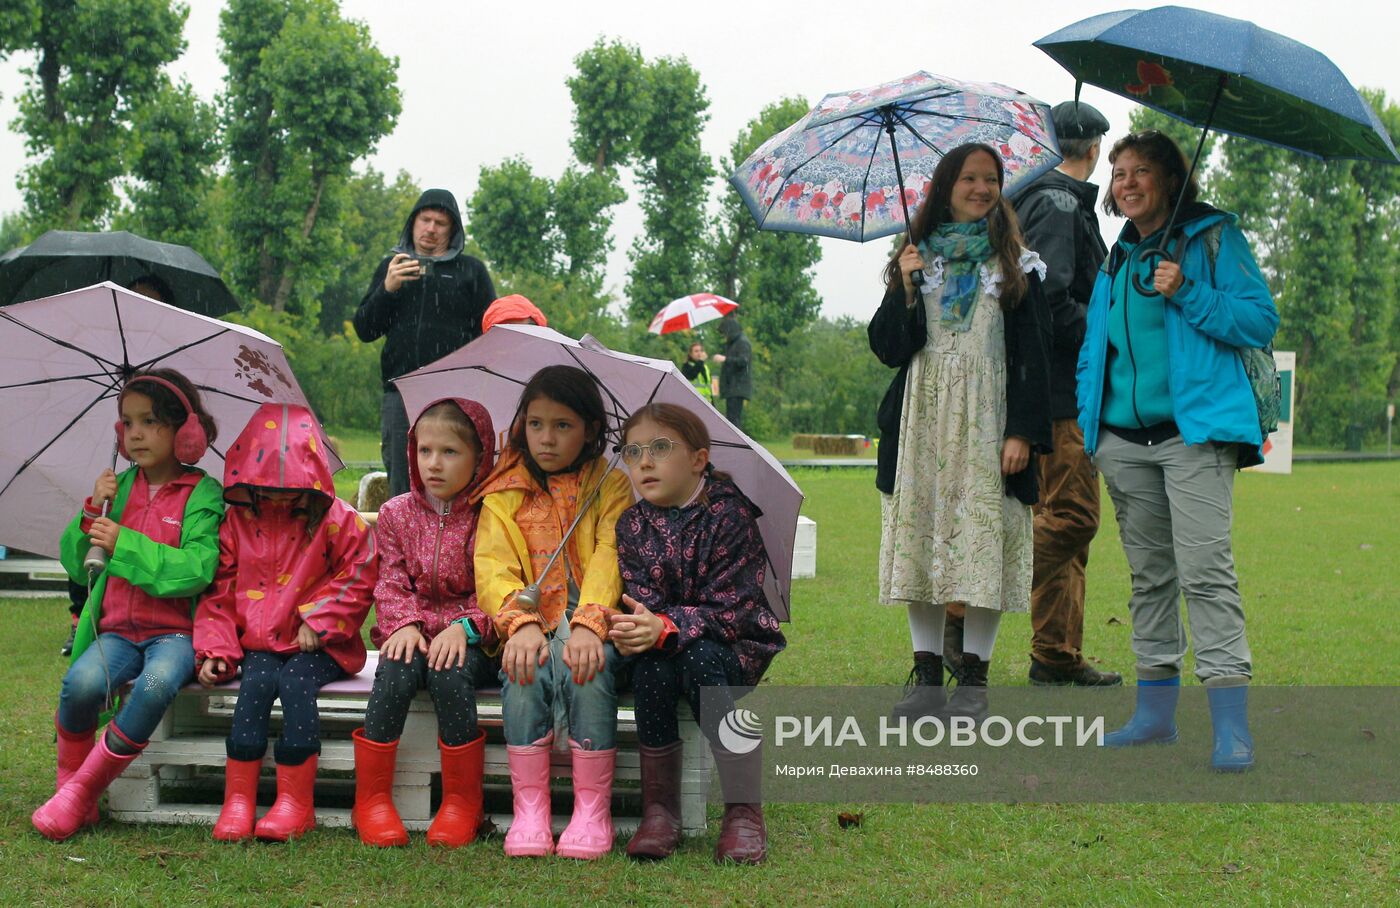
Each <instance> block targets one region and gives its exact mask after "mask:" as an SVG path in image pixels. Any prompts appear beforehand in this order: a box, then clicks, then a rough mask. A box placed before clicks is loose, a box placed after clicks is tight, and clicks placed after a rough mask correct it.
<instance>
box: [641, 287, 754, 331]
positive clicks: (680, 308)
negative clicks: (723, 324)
mask: <svg viewBox="0 0 1400 908" xmlns="http://www.w3.org/2000/svg"><path fill="white" fill-rule="evenodd" d="M738 308H739V304H738V303H736V302H734V301H733V300H731V299H725V298H724V297H722V296H719V295H717V294H714V293H692V294H691V295H690V296H683V297H681V298H680V299H678V300H671V302H669V303H667V304H666V305H665V306H663V307H662V309H661V311H660V312H658V313H656V317H655V318H653V319H652V320H651V327H649V328H648V329H647V330H648V331H650V332H651V333H652V334H670V333H671V332H672V331H689V330H691V329H693V328H695V327H698V326H699V325H703V324H705V323H706V322H712V321H714V320H715V319H717V318H722V317H724V316H726V315H728V314H729V313H731V312H733V311H734V310H735V309H738Z"/></svg>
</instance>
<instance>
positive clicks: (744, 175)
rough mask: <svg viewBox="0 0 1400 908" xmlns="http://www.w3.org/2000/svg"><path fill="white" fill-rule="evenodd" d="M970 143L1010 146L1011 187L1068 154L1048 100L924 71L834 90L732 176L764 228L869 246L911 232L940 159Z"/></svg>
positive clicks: (1005, 153)
mask: <svg viewBox="0 0 1400 908" xmlns="http://www.w3.org/2000/svg"><path fill="white" fill-rule="evenodd" d="M968 142H984V143H986V144H987V145H990V146H992V147H993V148H995V149H997V150H999V151H1000V152H1001V158H1002V163H1003V164H1004V165H1005V168H1006V186H1005V188H1004V190H1003V191H1004V192H1006V193H1007V194H1011V193H1012V192H1013V191H1014V189H1015V187H1017V186H1019V185H1021V184H1023V183H1026V182H1028V181H1030V180H1033V179H1035V178H1036V177H1038V176H1040V175H1041V174H1042V173H1045V172H1046V171H1048V170H1050V169H1052V168H1053V167H1054V166H1055V165H1056V164H1058V163H1059V162H1060V161H1061V160H1062V158H1061V156H1060V154H1059V151H1058V148H1059V145H1058V143H1057V142H1056V140H1055V128H1054V126H1053V125H1052V123H1051V120H1050V108H1049V107H1048V106H1047V105H1046V104H1045V103H1044V102H1042V101H1037V100H1036V99H1035V98H1032V97H1031V96H1029V95H1027V94H1025V93H1023V92H1020V91H1017V90H1016V89H1014V88H1008V87H1007V86H1005V85H998V84H996V83H992V82H959V81H957V80H955V79H949V78H947V77H945V76H936V75H933V74H931V73H926V72H916V73H914V74H913V75H910V76H905V77H904V78H903V79H898V80H896V81H894V82H886V83H884V84H882V85H876V86H874V87H872V88H862V89H857V90H855V91H844V92H838V93H836V94H831V95H827V96H826V97H824V98H822V100H821V103H819V104H818V105H817V106H816V107H814V108H813V109H812V111H811V112H810V113H808V114H807V115H806V116H805V117H803V118H802V119H801V120H798V121H797V122H796V123H794V124H793V125H791V126H789V127H788V128H787V129H785V130H783V131H782V132H780V133H778V134H777V135H775V136H773V137H772V138H770V139H769V140H768V141H766V142H764V143H763V144H762V145H761V146H759V148H758V150H757V151H755V152H754V153H753V154H752V155H750V156H749V158H748V160H746V161H744V163H743V164H741V165H739V168H738V169H737V170H735V171H734V174H733V175H732V176H730V178H729V182H730V183H732V184H734V188H735V189H737V190H738V191H739V195H740V196H742V197H743V199H744V202H745V204H747V205H748V207H749V211H750V212H751V213H752V214H753V216H754V218H755V219H756V220H757V221H758V224H759V226H760V227H761V228H762V229H764V230H790V231H794V232H797V233H814V234H819V235H821V236H834V237H840V238H841V239H846V240H855V241H857V242H862V243H863V242H865V241H867V240H873V239H878V238H879V237H883V236H890V235H891V234H895V233H900V232H908V229H909V212H910V211H911V210H914V211H917V210H918V207H919V205H921V204H922V203H923V201H924V197H925V195H927V193H928V190H929V185H930V181H931V180H932V177H933V170H934V168H935V167H936V166H938V161H939V159H941V158H942V157H943V155H944V153H945V152H947V151H949V150H951V149H953V148H956V147H957V146H959V145H963V144H966V143H968ZM906 175H907V181H906Z"/></svg>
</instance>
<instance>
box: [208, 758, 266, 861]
mask: <svg viewBox="0 0 1400 908" xmlns="http://www.w3.org/2000/svg"><path fill="white" fill-rule="evenodd" d="M261 770H262V760H235V759H234V758H233V757H229V758H228V760H227V761H226V762H225V763H224V807H223V809H222V810H220V811H219V819H218V822H216V823H215V824H214V838H215V839H216V840H217V841H220V842H242V841H243V840H244V839H251V838H252V837H253V824H254V823H256V822H257V819H258V775H259V772H260V771H261Z"/></svg>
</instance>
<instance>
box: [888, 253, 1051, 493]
mask: <svg viewBox="0 0 1400 908" xmlns="http://www.w3.org/2000/svg"><path fill="white" fill-rule="evenodd" d="M1026 280H1027V285H1026V297H1025V299H1023V300H1021V303H1020V305H1018V306H1017V307H1016V308H1015V309H1012V310H1011V311H1009V312H1007V313H1006V432H1005V435H1006V436H1011V435H1018V436H1020V437H1021V438H1024V439H1026V440H1027V441H1029V442H1030V444H1031V458H1030V462H1029V463H1028V464H1027V465H1026V468H1025V469H1024V470H1022V471H1021V472H1019V473H1013V474H1011V475H1010V476H1008V477H1006V494H1008V495H1015V496H1016V498H1017V499H1018V500H1020V501H1021V502H1022V503H1024V504H1030V505H1033V504H1035V503H1036V501H1037V500H1039V498H1040V488H1039V483H1038V482H1037V479H1036V455H1038V454H1049V453H1050V451H1051V449H1052V438H1053V436H1052V426H1051V417H1050V381H1049V368H1050V367H1049V355H1048V350H1049V346H1050V336H1049V335H1050V330H1049V323H1050V314H1049V310H1048V308H1047V306H1046V303H1045V293H1044V291H1043V290H1042V288H1041V285H1040V275H1038V274H1036V273H1034V272H1032V273H1030V274H1027V275H1026ZM987 302H988V300H985V299H984V300H980V301H979V303H978V305H985V304H986V303H987ZM866 336H867V337H868V338H869V340H870V350H871V352H872V353H874V354H875V356H876V357H878V358H879V360H880V362H882V363H884V364H885V365H887V366H890V367H892V368H897V369H898V370H899V372H898V373H896V374H895V377H894V381H893V382H891V383H890V387H889V390H887V391H886V392H885V397H884V399H883V400H881V401H880V409H879V412H878V413H877V414H876V424H877V425H878V426H879V429H880V453H879V454H878V455H877V460H876V467H875V487H876V488H878V489H879V490H880V491H881V492H884V493H885V494H887V495H889V494H892V493H893V492H894V479H895V471H896V470H895V468H896V466H897V464H898V463H899V430H900V416H901V415H902V413H903V411H904V385H905V380H906V379H907V378H908V376H909V363H910V362H911V361H912V360H913V359H914V354H916V353H918V352H919V351H920V350H922V349H923V348H924V345H925V344H927V343H928V323H927V319H926V316H925V315H924V305H923V301H922V300H919V301H917V302H916V303H915V305H913V306H906V305H904V288H903V287H902V286H900V285H896V286H895V287H894V289H892V290H888V291H886V293H885V298H884V300H882V301H881V303H880V308H879V309H878V310H877V311H876V312H875V316H874V318H872V319H871V320H870V326H869V328H868V329H867V330H866Z"/></svg>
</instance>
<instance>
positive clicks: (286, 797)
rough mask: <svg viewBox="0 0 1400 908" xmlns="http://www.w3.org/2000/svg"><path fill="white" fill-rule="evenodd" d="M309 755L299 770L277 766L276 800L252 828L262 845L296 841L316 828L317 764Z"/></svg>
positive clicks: (313, 757)
mask: <svg viewBox="0 0 1400 908" xmlns="http://www.w3.org/2000/svg"><path fill="white" fill-rule="evenodd" d="M317 762H319V758H318V757H317V756H316V755H315V754H312V755H311V756H309V757H307V758H306V762H305V763H302V764H300V765H298V766H287V765H284V764H282V763H278V764H277V800H275V801H273V802H272V807H271V809H269V810H268V812H267V813H265V814H263V818H262V819H261V820H258V822H257V824H256V825H255V826H254V827H253V834H254V835H256V836H257V837H258V838H260V839H262V840H263V841H265V842H285V841H287V840H288V839H299V838H301V837H302V836H304V835H306V834H307V833H308V832H310V831H311V830H312V829H315V828H316V800H315V795H316V764H317Z"/></svg>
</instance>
